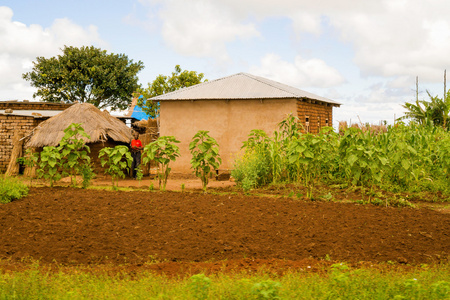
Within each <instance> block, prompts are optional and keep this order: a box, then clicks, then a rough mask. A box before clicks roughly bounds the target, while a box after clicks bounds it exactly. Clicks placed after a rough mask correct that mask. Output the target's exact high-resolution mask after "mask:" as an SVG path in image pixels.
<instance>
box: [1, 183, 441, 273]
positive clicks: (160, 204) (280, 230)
mask: <svg viewBox="0 0 450 300" xmlns="http://www.w3.org/2000/svg"><path fill="white" fill-rule="evenodd" d="M191 180H192V181H191ZM182 183H183V184H185V188H186V190H185V192H173V191H168V192H159V191H153V192H149V191H131V192H125V191H119V192H116V191H110V190H105V189H88V190H83V189H78V188H69V187H54V188H48V187H33V188H31V189H30V193H29V195H28V196H27V197H25V198H22V199H20V200H16V201H13V202H11V203H9V204H4V205H1V206H0V259H1V260H2V261H3V262H8V263H10V264H15V263H19V262H21V261H24V260H27V259H30V258H32V259H38V260H40V262H41V263H49V264H52V263H53V264H54V263H56V264H58V265H111V264H112V265H114V266H119V265H120V266H123V265H126V266H127V268H131V269H134V268H136V269H139V270H143V269H145V270H153V271H155V272H158V273H165V274H169V275H170V274H172V275H173V274H179V273H180V272H181V273H186V272H188V273H189V272H194V273H195V272H198V271H199V270H205V269H206V270H209V272H216V271H223V270H237V271H239V270H242V269H245V270H253V269H254V270H256V269H257V268H259V267H261V266H263V265H264V266H265V267H266V268H269V269H273V270H274V271H276V272H278V271H280V270H282V271H286V270H304V269H308V268H309V269H315V268H316V269H318V268H320V266H321V265H324V264H328V263H329V262H328V261H329V260H332V261H345V262H348V263H351V264H358V263H361V262H364V263H378V262H389V263H398V264H421V263H433V262H439V261H443V260H447V259H448V255H449V251H450V214H448V213H442V212H440V211H436V210H431V209H427V208H420V209H411V208H392V207H387V208H386V207H379V206H373V205H357V204H354V203H336V202H325V201H303V200H297V199H294V198H286V197H284V198H282V197H256V196H244V195H242V194H235V193H230V192H228V193H223V191H226V190H228V191H230V190H231V189H230V188H231V187H232V186H233V185H234V183H233V182H230V181H212V182H211V183H210V185H209V187H210V189H211V191H212V193H208V194H203V193H200V192H198V191H197V190H199V189H200V188H201V184H200V181H199V180H198V179H190V178H178V179H177V180H173V181H172V182H171V183H170V185H168V189H169V190H181V184H182ZM95 184H96V185H101V184H104V183H102V181H101V180H100V179H98V180H97V181H96V183H95ZM135 184H136V185H137V186H139V185H140V186H141V187H142V186H148V185H149V184H150V181H147V182H145V180H144V181H142V182H140V183H139V182H137V181H132V180H129V182H127V181H121V182H120V184H119V185H120V186H134V185H135ZM155 187H157V184H155ZM4 264H5V263H4Z"/></svg>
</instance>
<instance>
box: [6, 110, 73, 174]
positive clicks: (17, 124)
mask: <svg viewBox="0 0 450 300" xmlns="http://www.w3.org/2000/svg"><path fill="white" fill-rule="evenodd" d="M72 105H73V104H66V103H48V102H29V101H0V110H4V109H11V110H12V111H13V113H12V114H11V115H9V114H4V115H0V173H4V172H5V171H6V169H7V167H8V164H9V160H10V159H11V151H12V148H13V144H12V141H13V138H14V134H15V133H16V132H22V133H23V134H24V135H27V134H28V133H29V132H30V131H31V130H33V129H34V128H35V127H36V126H37V125H39V124H40V123H41V122H43V121H45V120H46V119H47V118H34V117H33V116H17V115H14V111H18V110H35V111H39V110H60V111H62V110H65V109H66V108H69V107H70V106H72Z"/></svg>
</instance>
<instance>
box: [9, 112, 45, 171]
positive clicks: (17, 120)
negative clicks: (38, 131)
mask: <svg viewBox="0 0 450 300" xmlns="http://www.w3.org/2000/svg"><path fill="white" fill-rule="evenodd" d="M42 121H44V119H37V118H34V117H29V116H8V115H0V173H4V172H5V171H6V169H7V167H8V164H9V160H10V159H11V151H12V148H13V142H12V141H13V138H14V134H15V133H16V132H22V133H23V134H24V135H26V134H28V132H30V131H31V130H32V129H33V128H35V127H36V126H37V125H38V124H39V123H41V122H42Z"/></svg>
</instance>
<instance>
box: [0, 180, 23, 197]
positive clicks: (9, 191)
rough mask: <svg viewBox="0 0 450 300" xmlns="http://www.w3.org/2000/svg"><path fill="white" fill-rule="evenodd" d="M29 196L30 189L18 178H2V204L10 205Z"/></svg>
mask: <svg viewBox="0 0 450 300" xmlns="http://www.w3.org/2000/svg"><path fill="white" fill-rule="evenodd" d="M27 194H28V187H27V186H26V184H24V183H23V182H22V181H20V180H19V179H17V178H12V177H6V176H2V177H0V203H9V202H11V201H13V200H15V199H20V198H22V197H24V196H26V195H27Z"/></svg>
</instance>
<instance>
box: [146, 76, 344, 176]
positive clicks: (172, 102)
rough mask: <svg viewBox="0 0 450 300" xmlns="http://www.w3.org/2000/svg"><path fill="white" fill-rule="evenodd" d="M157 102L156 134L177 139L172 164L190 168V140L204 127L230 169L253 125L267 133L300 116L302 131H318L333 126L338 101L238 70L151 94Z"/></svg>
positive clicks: (176, 167) (182, 169)
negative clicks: (174, 157) (216, 144)
mask: <svg viewBox="0 0 450 300" xmlns="http://www.w3.org/2000/svg"><path fill="white" fill-rule="evenodd" d="M152 100H153V101H159V102H160V135H161V136H175V137H176V138H177V139H178V140H180V141H181V143H180V144H179V147H180V153H181V155H180V157H179V158H178V159H177V161H175V162H174V163H173V164H172V163H171V168H172V170H174V171H175V172H183V173H184V172H190V153H189V143H190V141H191V139H192V137H193V136H194V134H195V133H196V132H197V131H198V130H208V131H210V133H209V134H210V135H211V136H212V137H214V138H215V139H216V140H217V142H218V144H219V146H220V155H221V157H222V166H221V169H230V168H232V166H233V161H234V157H235V155H236V153H237V152H239V150H240V148H241V146H242V142H243V141H245V140H247V138H248V134H249V133H250V131H251V130H252V129H261V130H264V131H265V132H267V133H268V134H269V135H270V134H271V133H273V131H274V130H275V129H277V125H278V123H279V122H281V121H282V120H283V119H285V118H286V117H287V116H288V115H289V114H294V115H296V116H297V117H298V119H299V121H300V123H301V124H302V125H303V127H304V130H305V131H307V132H311V133H317V132H319V130H320V128H321V127H323V126H332V123H333V107H339V106H340V103H338V102H335V101H333V100H330V99H327V98H324V97H321V96H318V95H314V94H312V93H308V92H305V91H303V90H300V89H297V88H294V87H291V86H288V85H285V84H282V83H279V82H276V81H273V80H269V79H266V78H262V77H258V76H254V75H251V74H247V73H238V74H235V75H231V76H228V77H224V78H220V79H217V80H213V81H208V82H205V83H201V84H198V85H195V86H191V87H188V88H184V89H180V90H178V91H175V92H171V93H167V94H165V95H161V96H158V97H155V98H152Z"/></svg>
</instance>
